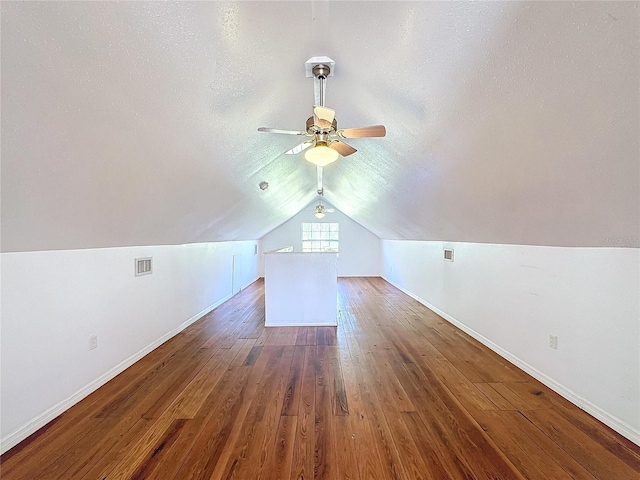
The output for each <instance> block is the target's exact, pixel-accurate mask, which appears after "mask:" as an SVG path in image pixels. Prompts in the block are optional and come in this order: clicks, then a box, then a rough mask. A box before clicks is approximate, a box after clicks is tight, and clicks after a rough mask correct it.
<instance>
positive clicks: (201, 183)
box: [1, 2, 640, 251]
mask: <svg viewBox="0 0 640 480" xmlns="http://www.w3.org/2000/svg"><path fill="white" fill-rule="evenodd" d="M1 8H2V24H1V28H2V44H1V45H2V70H1V78H2V92H1V94H2V138H1V140H2V170H1V174H2V249H3V251H29V250H48V249H70V248H92V247H107V246H128V245H157V244H181V243H190V242H202V241H218V240H236V239H255V238H260V237H261V236H263V235H264V234H265V233H267V232H269V231H270V230H272V229H273V228H275V227H276V226H278V225H280V224H282V223H283V222H284V221H286V220H287V219H289V218H290V217H291V216H293V215H294V214H295V213H297V212H298V211H299V210H300V209H302V208H304V207H305V206H306V205H308V204H309V203H310V202H312V201H313V199H314V198H315V196H316V193H315V190H316V188H315V181H316V178H315V168H314V167H313V166H312V165H310V164H308V163H307V162H305V161H304V160H303V157H302V155H299V156H285V155H282V152H284V151H286V150H288V149H289V148H291V147H293V146H294V145H296V144H297V143H299V141H300V140H299V138H298V137H294V136H286V135H275V134H264V133H259V132H257V127H259V126H269V127H274V128H282V129H293V130H302V129H304V122H305V120H306V118H307V117H308V116H309V115H310V113H311V108H312V105H313V98H314V97H313V80H312V79H309V78H306V77H305V72H304V62H305V61H306V60H308V59H309V58H310V57H313V56H318V55H326V56H329V57H331V58H332V59H333V60H335V62H336V67H335V69H334V76H333V77H330V78H329V80H328V83H327V98H326V105H327V106H330V107H332V108H335V109H336V110H337V112H338V113H337V119H338V122H339V125H340V127H351V126H353V127H355V126H362V125H369V124H378V123H383V124H384V125H385V126H386V127H387V132H388V134H387V136H386V137H385V138H380V139H354V140H351V141H350V143H351V144H352V145H353V146H354V147H356V148H357V149H358V152H357V153H356V154H354V155H352V156H350V157H348V158H345V159H341V160H339V161H338V162H336V164H333V165H331V166H329V167H327V168H326V169H325V172H324V185H325V194H326V198H327V200H328V201H330V202H331V203H332V204H334V205H335V206H336V207H337V208H338V209H340V210H341V211H343V212H344V213H346V214H347V215H349V216H351V217H352V218H353V219H354V220H356V221H357V222H358V223H360V224H362V225H363V226H365V227H367V228H369V229H370V230H371V231H373V232H374V233H376V234H377V235H378V236H380V237H381V238H390V239H423V240H449V241H470V242H490V243H517V244H535V245H567V246H607V245H608V244H610V242H611V239H614V241H618V243H622V244H623V245H624V246H637V243H638V235H639V232H638V230H639V228H640V227H639V218H640V206H639V204H640V165H639V163H640V160H639V159H640V147H639V138H640V124H639V118H640V105H639V92H640V82H639V72H640V63H639V58H640V50H639V25H640V22H639V13H638V3H637V2H629V3H616V2H599V3H591V2H576V4H572V3H568V2H534V3H527V2H509V3H498V2H473V3H471V2H470V3H467V2H433V3H432V2H353V3H351V2H282V3H281V2H258V3H250V2H228V3H223V2H195V3H188V2H180V3H165V2H154V3H145V2H121V3H116V2H70V3H66V2H44V3H32V2H19V3H12V2H2V6H1ZM262 180H265V181H267V182H269V185H270V187H269V189H268V190H266V191H264V192H263V191H262V190H260V189H259V188H258V183H259V182H260V181H262ZM620 239H623V240H622V242H620V241H619V240H620ZM634 239H635V240H634Z"/></svg>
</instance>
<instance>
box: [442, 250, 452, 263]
mask: <svg viewBox="0 0 640 480" xmlns="http://www.w3.org/2000/svg"><path fill="white" fill-rule="evenodd" d="M444 259H445V260H448V261H449V262H453V249H452V248H445V249H444Z"/></svg>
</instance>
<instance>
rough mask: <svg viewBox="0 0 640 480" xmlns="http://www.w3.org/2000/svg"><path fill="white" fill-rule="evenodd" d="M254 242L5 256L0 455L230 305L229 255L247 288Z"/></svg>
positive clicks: (253, 270) (252, 272)
mask: <svg viewBox="0 0 640 480" xmlns="http://www.w3.org/2000/svg"><path fill="white" fill-rule="evenodd" d="M256 243H257V242H254V241H243V242H219V243H204V244H190V245H179V246H151V247H122V248H104V249H86V250H56V251H41V252H21V253H3V254H2V255H1V257H0V258H1V271H2V306H1V313H2V340H1V342H2V344H1V346H2V352H1V355H2V364H1V373H2V386H1V392H2V405H1V422H2V423H1V438H2V451H6V450H7V449H9V448H11V447H12V446H13V445H15V444H16V443H17V442H19V441H20V440H22V439H23V438H25V437H26V436H28V435H29V434H31V433H32V432H34V431H35V430H37V429H38V428H39V427H41V426H42V425H44V424H45V423H47V422H48V421H50V420H51V419H53V418H55V417H56V416H57V415H58V414H60V413H61V412H62V411H64V410H66V409H67V408H69V407H70V406H71V405H73V404H74V403H76V402H77V401H79V400H80V399H81V398H83V397H84V396H86V395H88V394H89V393H90V392H92V391H93V390H95V389H96V388H98V387H99V386H100V385H102V384H103V383H105V382H106V381H108V380H109V379H111V378H113V377H114V376H115V375H116V374H118V373H119V372H120V371H122V370H124V369H125V368H126V367H127V366H129V365H131V364H132V363H133V362H135V361H136V360H138V359H139V358H141V357H142V356H143V355H145V354H146V353H148V352H149V351H151V350H152V349H153V348H155V347H157V346H158V345H160V344H161V343H162V342H163V341H165V340H167V339H168V338H170V337H171V336H173V335H175V334H176V333H178V332H179V331H181V330H182V329H183V328H185V327H186V326H187V325H188V324H190V323H191V322H193V321H195V320H196V319H198V318H200V316H202V315H203V314H204V313H206V312H208V311H209V310H211V309H212V307H215V306H217V305H219V304H220V303H222V302H223V301H225V300H226V299H228V298H229V297H230V296H231V283H232V263H233V260H232V259H233V255H239V257H237V258H238V259H239V261H237V264H238V265H240V270H241V274H240V278H239V279H240V280H241V282H242V285H244V286H246V285H248V284H249V283H251V282H253V281H254V280H255V279H256V278H257V259H258V256H257V255H254V246H255V245H256ZM146 256H153V273H152V274H151V275H146V276H141V277H135V276H134V259H135V258H136V257H146ZM91 335H97V336H98V348H97V349H94V350H89V337H90V336H91Z"/></svg>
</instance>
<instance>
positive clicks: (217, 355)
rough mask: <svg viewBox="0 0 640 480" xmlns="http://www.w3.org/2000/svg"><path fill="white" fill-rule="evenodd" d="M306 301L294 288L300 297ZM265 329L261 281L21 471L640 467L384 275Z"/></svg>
mask: <svg viewBox="0 0 640 480" xmlns="http://www.w3.org/2000/svg"><path fill="white" fill-rule="evenodd" d="M292 301H295V299H292ZM339 311H340V313H339V326H338V328H337V329H336V328H331V327H317V328H316V327H304V328H303V327H300V328H265V327H264V284H263V282H262V281H258V282H256V283H254V284H253V285H251V286H250V287H249V288H248V289H246V290H244V291H243V292H241V293H240V294H238V295H236V296H235V297H234V298H232V299H231V300H229V301H228V302H226V303H225V304H223V305H221V306H220V307H218V308H217V309H216V310H214V311H213V312H211V313H210V314H209V315H207V316H206V317H204V318H202V319H201V320H199V321H198V322H196V323H194V324H193V325H192V326H190V327H189V328H188V329H186V330H185V331H183V332H182V333H180V334H179V335H177V336H176V337H174V338H173V339H171V340H170V341H168V342H166V343H165V344H163V345H162V346H160V347H159V348H157V349H156V350H155V351H153V352H152V353H150V354H149V355H147V356H146V357H144V358H143V359H142V360H140V361H139V362H137V363H136V364H135V365H133V366H132V367H131V368H129V369H127V370H126V371H124V372H123V373H122V374H120V375H119V376H118V377H117V378H115V379H114V380H112V381H111V382H109V383H107V384H106V385H104V386H103V387H102V388H100V389H99V390H97V391H96V392H94V393H93V394H91V395H90V396H88V397H87V398H86V399H84V400H83V401H82V402H80V403H78V404H77V405H76V406H74V407H73V408H71V409H69V410H68V411H67V412H65V413H63V414H62V415H61V416H60V417H58V418H57V419H55V420H54V421H52V422H51V423H49V424H48V425H47V426H45V427H44V428H42V429H41V430H40V431H38V432H36V433H35V434H34V435H32V436H31V437H30V438H28V439H27V440H25V441H24V442H22V443H21V444H19V445H17V446H16V447H15V448H13V449H12V450H10V451H9V452H7V453H6V454H5V455H3V456H2V458H1V459H0V460H1V462H2V463H1V465H0V468H1V470H0V475H1V477H2V479H3V480H12V479H38V480H40V479H90V480H92V479H162V480H169V479H180V480H182V479H232V478H234V479H242V480H246V479H274V480H280V479H296V480H300V479H320V478H323V479H341V480H343V479H361V480H365V479H366V480H369V479H381V480H387V479H437V480H441V479H476V478H477V479H520V478H531V479H544V480H549V479H564V478H567V479H569V478H574V479H594V478H597V479H603V480H614V479H624V480H630V479H635V478H640V447H638V446H636V445H634V444H633V443H631V442H630V441H628V440H626V439H625V438H623V437H621V436H620V435H618V434H617V433H615V432H614V431H612V430H611V429H609V428H607V427H606V426H604V425H603V424H601V423H600V422H598V421H597V420H595V419H593V418H592V417H590V416H589V415H587V414H586V413H584V412H583V411H581V410H579V409H578V408H576V407H575V406H573V405H571V404H570V403H569V402H567V401H566V400H564V399H563V398H561V397H560V396H558V395H556V394H555V393H554V392H552V391H551V390H549V389H548V388H546V387H545V386H544V385H542V384H540V383H539V382H537V381H536V380H534V379H533V378H531V377H530V376H528V375H527V374H525V373H523V372H522V371H521V370H519V369H517V368H516V367H514V366H513V365H511V364H509V363H508V362H507V361H505V360H504V359H502V358H501V357H499V356H497V355H496V354H494V353H493V352H492V351H490V350H488V349H487V348H485V347H484V346H482V345H480V344H479V343H478V342H476V341H475V340H473V339H472V338H470V337H469V336H467V335H466V334H464V333H463V332H461V331H460V330H458V329H456V328H455V327H453V326H452V325H451V324H449V323H448V322H446V321H444V320H443V319H442V318H440V317H439V316H437V315H436V314H435V313H433V312H431V311H430V310H428V309H427V308H425V307H424V306H422V305H421V304H419V303H418V302H416V301H414V300H413V299H411V298H410V297H408V296H406V295H404V294H403V293H401V292H400V291H398V290H397V289H395V288H394V287H392V286H391V285H389V284H388V283H386V282H385V281H384V280H382V279H379V278H349V279H340V281H339Z"/></svg>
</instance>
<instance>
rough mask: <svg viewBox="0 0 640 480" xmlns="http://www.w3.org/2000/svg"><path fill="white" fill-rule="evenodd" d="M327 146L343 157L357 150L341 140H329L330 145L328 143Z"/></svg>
mask: <svg viewBox="0 0 640 480" xmlns="http://www.w3.org/2000/svg"><path fill="white" fill-rule="evenodd" d="M329 148H332V149H334V150H335V151H336V152H338V153H339V154H340V155H342V156H343V157H346V156H347V155H351V154H352V153H356V152H357V150H356V149H355V148H353V147H352V146H351V145H347V144H346V143H344V142H341V141H340V140H335V141H333V142H331V145H329Z"/></svg>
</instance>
